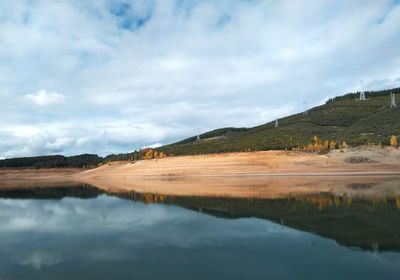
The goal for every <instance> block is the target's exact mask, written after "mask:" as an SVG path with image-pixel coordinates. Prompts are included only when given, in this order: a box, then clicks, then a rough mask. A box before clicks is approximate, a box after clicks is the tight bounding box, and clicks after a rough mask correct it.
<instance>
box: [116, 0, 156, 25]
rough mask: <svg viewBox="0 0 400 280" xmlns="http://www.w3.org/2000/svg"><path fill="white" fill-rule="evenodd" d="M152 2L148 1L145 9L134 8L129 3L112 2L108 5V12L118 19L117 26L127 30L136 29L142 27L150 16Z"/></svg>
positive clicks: (152, 6)
mask: <svg viewBox="0 0 400 280" xmlns="http://www.w3.org/2000/svg"><path fill="white" fill-rule="evenodd" d="M153 8H154V3H152V1H150V2H148V4H147V5H146V8H145V9H141V10H139V9H135V6H134V5H133V4H129V3H124V2H121V3H113V5H112V6H111V7H110V13H111V14H113V15H114V16H115V17H116V18H117V21H118V27H120V28H122V29H127V30H137V29H140V28H141V27H143V26H144V25H145V24H146V23H147V22H148V21H149V20H150V19H151V16H152V12H153Z"/></svg>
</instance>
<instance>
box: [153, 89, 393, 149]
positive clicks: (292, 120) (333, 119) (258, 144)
mask: <svg viewBox="0 0 400 280" xmlns="http://www.w3.org/2000/svg"><path fill="white" fill-rule="evenodd" d="M391 92H393V93H395V94H399V93H400V88H395V89H390V90H382V91H369V92H366V97H367V100H365V101H361V100H358V96H359V93H349V94H346V95H343V96H339V97H335V98H333V99H330V100H329V101H327V102H326V104H324V105H322V106H318V107H315V108H311V109H309V110H308V111H307V112H302V113H299V114H295V115H291V116H287V117H284V118H282V119H279V127H277V128H275V122H269V123H266V124H263V125H260V126H256V127H252V128H222V129H217V130H213V131H210V132H207V133H204V134H201V135H200V140H198V139H197V137H196V136H194V137H190V138H187V139H185V140H182V141H179V142H177V143H173V144H170V145H166V146H163V147H160V148H159V150H162V151H166V152H167V154H169V155H193V154H208V153H223V152H242V151H249V150H250V151H261V150H284V149H292V148H296V147H299V146H304V145H307V144H308V143H310V142H311V139H312V137H313V136H318V137H320V138H321V139H325V140H334V141H336V142H337V143H341V142H343V141H345V142H346V143H348V144H349V145H351V146H359V145H364V144H382V145H389V139H390V136H391V135H396V136H399V134H400V109H391V108H390V93H391Z"/></svg>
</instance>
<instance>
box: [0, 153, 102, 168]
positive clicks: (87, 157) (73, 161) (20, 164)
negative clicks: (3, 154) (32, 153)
mask: <svg viewBox="0 0 400 280" xmlns="http://www.w3.org/2000/svg"><path fill="white" fill-rule="evenodd" d="M102 161H103V158H102V157H99V156H98V155H93V154H83V155H78V156H70V157H65V156H61V155H54V156H39V157H21V158H10V159H4V160H0V168H61V167H72V168H73V167H77V168H81V167H87V168H88V167H96V166H97V165H98V164H99V163H101V162H102Z"/></svg>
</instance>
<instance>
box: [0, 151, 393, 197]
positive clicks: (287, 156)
mask: <svg viewBox="0 0 400 280" xmlns="http://www.w3.org/2000/svg"><path fill="white" fill-rule="evenodd" d="M360 157H363V158H364V159H368V161H367V162H361V163H351V162H349V160H348V159H349V158H356V159H357V158H360ZM62 182H67V183H68V184H69V183H72V182H77V183H78V182H81V183H87V184H92V185H94V186H96V187H99V188H101V189H104V190H107V191H111V192H116V191H117V192H124V191H137V192H145V193H159V194H166V195H188V196H189V195H195V196H234V197H266V198H267V197H280V196H285V195H291V194H296V193H311V192H320V191H324V192H325V191H326V192H334V193H337V194H344V193H346V194H354V195H355V194H363V195H372V194H374V195H377V194H379V193H381V194H382V193H391V194H394V195H398V194H400V183H399V182H400V153H399V150H395V149H390V148H385V149H378V148H369V149H368V148H363V149H354V150H348V151H346V152H340V151H334V152H331V153H329V154H328V155H315V154H307V153H298V152H291V151H266V152H251V153H230V154H217V155H201V156H184V157H171V158H164V159H154V160H146V161H139V162H134V163H133V162H113V163H110V164H105V165H103V166H101V167H98V168H95V169H91V170H84V171H82V170H79V169H52V170H0V187H2V188H6V187H15V186H19V187H23V185H24V184H25V185H26V186H29V185H32V184H34V185H41V184H42V185H43V184H44V185H47V186H51V185H57V184H61V183H62Z"/></svg>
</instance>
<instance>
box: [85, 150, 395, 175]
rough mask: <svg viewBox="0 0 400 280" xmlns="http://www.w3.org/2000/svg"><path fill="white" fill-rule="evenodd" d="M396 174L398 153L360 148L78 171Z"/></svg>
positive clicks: (115, 164)
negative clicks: (321, 152) (324, 152)
mask: <svg viewBox="0 0 400 280" xmlns="http://www.w3.org/2000/svg"><path fill="white" fill-rule="evenodd" d="M367 173H368V174H400V152H399V151H398V150H394V149H390V148H387V149H380V148H369V149H368V148H364V149H352V150H348V151H346V152H340V151H334V152H331V153H329V154H327V155H316V154H308V153H298V152H292V151H265V152H250V153H230V154H214V155H199V156H182V157H171V158H164V159H153V160H146V161H139V162H132V163H131V162H129V163H127V162H113V163H110V164H106V165H104V166H102V167H99V168H96V169H93V170H89V171H85V172H82V173H80V174H79V176H81V177H84V178H94V177H114V178H129V177H146V176H152V177H154V176H157V177H186V176H238V175H285V176H287V175H292V176H294V175H296V176H297V175H301V176H303V175H362V174H367Z"/></svg>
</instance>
